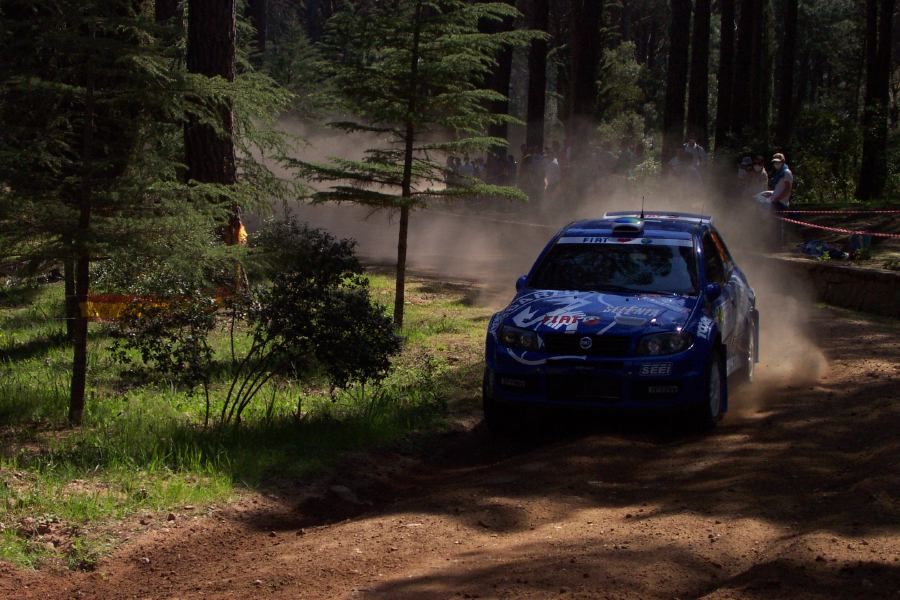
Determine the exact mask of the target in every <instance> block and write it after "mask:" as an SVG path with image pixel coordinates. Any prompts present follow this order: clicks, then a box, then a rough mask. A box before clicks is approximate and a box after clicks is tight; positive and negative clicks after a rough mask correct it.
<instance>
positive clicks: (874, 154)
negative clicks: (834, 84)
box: [856, 0, 895, 200]
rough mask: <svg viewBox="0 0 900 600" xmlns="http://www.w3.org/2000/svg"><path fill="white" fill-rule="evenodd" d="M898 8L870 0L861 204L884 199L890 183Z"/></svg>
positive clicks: (858, 191) (892, 3) (859, 189)
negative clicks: (894, 31) (889, 147)
mask: <svg viewBox="0 0 900 600" xmlns="http://www.w3.org/2000/svg"><path fill="white" fill-rule="evenodd" d="M894 6H895V0H881V2H880V6H879V2H878V0H866V98H865V108H864V109H863V154H862V167H861V169H860V172H859V183H858V184H857V187H856V195H857V196H858V197H859V198H860V199H861V200H873V199H876V198H878V197H880V196H881V195H882V194H883V193H884V187H885V185H886V183H887V171H888V169H887V137H888V108H889V102H890V78H891V51H892V47H891V44H892V40H891V38H892V29H893V18H894ZM879 8H880V11H879ZM879 13H880V14H879Z"/></svg>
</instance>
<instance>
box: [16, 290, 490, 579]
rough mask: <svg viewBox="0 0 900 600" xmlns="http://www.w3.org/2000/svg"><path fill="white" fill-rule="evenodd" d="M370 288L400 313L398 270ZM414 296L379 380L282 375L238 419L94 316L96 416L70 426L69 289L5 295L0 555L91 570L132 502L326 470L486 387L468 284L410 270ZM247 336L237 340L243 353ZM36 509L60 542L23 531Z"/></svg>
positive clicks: (177, 501) (221, 491) (231, 490)
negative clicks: (211, 419) (123, 345)
mask: <svg viewBox="0 0 900 600" xmlns="http://www.w3.org/2000/svg"><path fill="white" fill-rule="evenodd" d="M370 285H371V288H372V292H373V296H374V297H375V298H376V300H377V301H379V302H380V303H382V304H384V305H385V306H386V308H387V310H391V309H392V307H391V305H390V303H391V301H392V299H393V279H392V278H391V277H388V276H385V275H372V276H371V277H370ZM10 298H12V300H13V301H10ZM407 299H408V304H407V310H406V321H405V327H404V330H403V336H404V340H405V343H404V351H403V353H402V354H401V355H400V356H398V357H397V358H396V360H395V369H394V370H393V372H392V373H391V375H390V376H389V377H388V378H387V380H385V381H384V382H383V383H382V384H381V385H378V386H372V385H369V386H366V387H362V386H357V387H354V388H352V389H349V390H343V391H338V392H336V393H333V394H332V393H331V391H330V390H329V389H328V388H327V386H326V385H325V383H324V382H323V381H317V380H316V379H315V378H313V379H311V380H309V381H304V382H299V383H298V382H291V383H281V384H278V385H272V386H269V387H268V388H266V389H263V390H262V391H261V392H260V394H259V396H258V397H257V398H256V400H255V401H254V403H253V404H251V405H250V406H249V407H248V408H247V411H246V412H245V414H244V417H243V422H242V425H241V427H240V428H239V429H225V430H218V429H215V428H204V427H203V426H202V423H203V414H204V400H203V395H202V394H201V393H199V392H195V393H191V392H190V391H189V390H184V389H178V388H177V387H176V386H174V385H173V384H172V383H171V382H169V381H165V380H160V379H158V378H154V377H147V376H146V375H142V374H141V373H138V372H131V373H129V372H127V371H125V369H124V368H123V366H122V365H121V364H120V363H118V362H116V361H115V360H114V359H113V357H112V355H111V353H110V352H109V348H110V346H111V344H112V339H111V338H110V336H109V335H108V327H107V326H104V325H101V324H95V325H93V326H92V330H91V335H92V338H91V343H90V353H89V380H90V384H89V390H90V392H89V395H88V398H87V410H86V413H85V425H84V426H83V427H82V428H80V429H77V430H72V429H69V428H67V427H66V426H65V419H66V413H67V402H68V386H69V377H70V373H71V371H70V369H71V351H70V350H69V348H68V347H67V346H66V343H65V336H64V331H65V323H64V321H63V320H62V318H61V317H62V313H63V310H62V288H61V286H60V285H47V286H43V287H42V288H41V289H40V290H38V292H36V293H30V294H27V295H25V294H23V295H22V297H21V298H19V299H18V301H16V300H17V299H16V298H13V297H12V296H11V295H9V294H7V296H6V301H4V302H0V559H5V560H9V561H11V562H13V563H15V564H17V565H21V566H39V565H40V564H41V563H42V562H44V561H47V560H55V561H61V562H63V563H65V564H68V565H69V566H75V567H90V565H91V564H92V563H93V562H94V561H95V560H96V559H97V557H98V556H100V555H102V554H103V553H104V552H106V551H108V550H109V548H110V544H109V542H108V541H106V538H105V537H104V536H102V535H99V534H98V533H97V532H99V531H101V530H102V529H103V526H104V525H106V524H110V523H114V522H115V521H117V520H120V519H123V518H127V517H128V516H129V515H131V514H134V513H136V512H139V511H160V512H165V511H169V510H174V509H175V508H177V507H179V506H184V505H187V504H190V505H196V506H198V507H201V506H204V505H210V504H215V503H221V502H226V501H228V500H229V499H231V498H232V497H234V495H235V494H239V493H241V491H242V490H245V489H247V488H253V487H258V486H266V485H269V484H270V483H273V482H276V481H278V480H284V479H286V478H303V477H310V476H313V475H315V474H318V473H321V472H322V471H323V470H324V469H328V468H329V467H330V466H332V465H334V464H335V463H336V461H337V460H339V458H340V456H341V455H342V454H344V453H346V452H348V451H355V450H363V449H366V448H372V447H377V446H384V445H386V444H392V443H396V442H398V441H401V440H403V439H404V438H406V437H408V436H409V435H410V433H412V432H416V431H427V430H431V429H434V428H439V427H441V425H442V423H443V418H444V414H445V406H446V404H447V403H448V402H459V401H467V399H468V398H469V397H470V396H471V394H472V392H473V390H474V389H475V387H476V386H477V382H476V381H475V380H476V379H477V378H478V376H477V375H476V373H477V372H478V371H479V370H480V366H478V364H479V363H480V360H481V355H480V353H481V345H482V343H483V337H484V327H485V323H486V319H487V318H488V317H489V315H490V311H489V310H488V309H485V308H476V307H473V306H472V304H473V302H472V300H473V291H472V290H471V289H467V288H466V287H465V286H461V285H450V284H442V283H435V282H433V281H421V280H411V281H409V282H408V286H407ZM228 339H229V338H228V335H227V332H226V331H224V330H223V331H221V332H219V333H218V334H217V335H216V338H215V340H214V347H215V349H216V352H217V358H218V359H219V360H221V361H227V360H230V344H229V341H228ZM245 343H246V342H245V341H244V340H242V339H240V338H239V339H238V352H240V351H241V349H242V346H243V345H244V344H245ZM470 380H471V381H470ZM479 381H480V380H479ZM226 383H227V382H226V381H225V379H224V375H223V377H222V378H220V379H218V380H216V381H214V382H213V385H212V396H213V398H214V405H213V410H215V408H216V404H215V399H217V398H220V397H221V396H220V394H224V389H225V386H226ZM29 517H30V518H32V519H34V518H47V519H55V521H54V523H58V524H56V525H54V526H53V527H54V531H55V530H56V529H60V528H63V529H65V530H66V532H67V534H66V536H67V540H68V541H67V544H66V545H65V547H62V546H61V547H60V548H58V549H54V548H52V546H50V547H48V544H47V542H46V541H44V539H45V538H44V537H42V536H41V535H37V534H28V533H27V532H25V533H23V531H22V525H21V524H22V523H23V522H25V521H26V520H27V519H28V518H29ZM32 533H33V532H32Z"/></svg>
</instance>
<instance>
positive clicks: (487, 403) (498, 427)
mask: <svg viewBox="0 0 900 600" xmlns="http://www.w3.org/2000/svg"><path fill="white" fill-rule="evenodd" d="M481 399H482V400H481V402H482V410H483V412H484V424H485V425H486V426H487V428H488V431H490V432H491V433H492V434H494V435H509V434H510V433H511V432H512V431H513V430H514V429H515V425H516V415H515V414H514V413H513V411H512V409H511V408H510V407H508V406H503V405H502V404H500V403H498V402H497V400H496V399H495V398H494V396H493V395H492V394H491V393H490V391H489V390H488V382H487V372H485V374H484V380H483V382H482V384H481Z"/></svg>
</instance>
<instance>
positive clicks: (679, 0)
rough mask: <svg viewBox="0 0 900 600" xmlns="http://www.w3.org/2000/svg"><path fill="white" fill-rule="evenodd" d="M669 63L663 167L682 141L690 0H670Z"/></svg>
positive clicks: (665, 167)
mask: <svg viewBox="0 0 900 600" xmlns="http://www.w3.org/2000/svg"><path fill="white" fill-rule="evenodd" d="M671 5H672V24H671V26H670V28H669V65H668V69H667V72H666V103H665V110H664V112H663V146H662V162H663V168H664V169H666V170H667V169H668V164H669V161H670V160H671V159H672V158H673V157H674V156H675V155H676V153H677V152H678V149H679V148H680V147H681V144H682V143H683V142H684V95H685V91H686V88H687V74H688V46H689V44H690V31H691V0H671Z"/></svg>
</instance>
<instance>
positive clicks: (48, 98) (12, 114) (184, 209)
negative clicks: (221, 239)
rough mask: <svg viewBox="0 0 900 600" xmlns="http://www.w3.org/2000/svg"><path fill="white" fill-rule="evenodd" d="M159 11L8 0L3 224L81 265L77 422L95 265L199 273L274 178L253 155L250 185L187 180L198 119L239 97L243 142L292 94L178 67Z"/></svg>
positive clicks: (16, 241) (4, 12)
mask: <svg viewBox="0 0 900 600" xmlns="http://www.w3.org/2000/svg"><path fill="white" fill-rule="evenodd" d="M151 8H152V6H147V4H146V3H144V2H140V1H137V0H77V1H76V0H2V1H0V20H2V22H3V23H4V27H3V28H2V33H0V35H2V37H0V52H2V54H3V55H4V56H6V57H8V59H9V60H6V61H4V62H3V67H2V68H3V72H2V73H0V75H2V76H0V128H2V129H3V131H4V135H3V136H2V141H0V231H3V232H4V234H5V235H8V238H7V242H8V243H9V244H10V246H11V247H12V248H14V250H13V251H14V252H15V253H17V255H18V257H19V258H20V259H21V260H23V261H32V262H36V263H41V262H44V263H54V262H57V261H61V262H63V263H65V264H68V265H71V266H72V275H73V278H72V279H73V280H72V287H71V288H70V289H69V288H68V286H67V293H68V294H69V295H70V297H69V298H68V300H69V301H70V306H74V311H73V312H70V313H69V316H70V317H71V318H72V319H73V323H74V327H73V330H74V331H73V334H74V335H73V363H72V385H71V391H70V394H71V396H70V404H69V421H70V422H71V423H72V424H76V425H77V424H79V423H81V421H82V417H83V413H84V409H85V404H84V401H85V389H86V387H87V383H88V378H87V375H88V373H87V351H88V314H87V312H86V310H85V309H86V306H87V302H88V299H89V295H90V290H91V264H92V262H95V261H97V260H102V259H103V258H105V257H109V256H111V255H115V254H124V255H129V256H131V257H132V258H134V257H140V256H157V257H166V258H167V259H168V260H176V259H177V258H178V257H182V258H183V260H182V261H181V263H180V264H181V265H182V266H183V268H184V269H186V270H189V269H196V268H197V265H198V264H202V262H203V257H204V256H206V255H208V254H209V252H210V251H211V248H212V246H211V245H210V243H209V242H210V232H211V231H212V230H213V228H214V224H216V223H218V222H221V221H220V220H221V219H224V218H225V215H226V214H227V210H228V208H229V207H230V205H231V204H232V203H233V202H236V201H241V202H247V201H249V198H250V197H251V196H252V195H254V194H255V191H254V190H255V188H256V187H257V186H259V185H263V187H265V181H267V179H266V178H265V177H264V176H263V175H264V171H265V170H264V169H262V168H258V167H257V168H254V166H253V164H252V161H250V160H246V159H245V166H244V168H243V172H244V173H245V178H246V179H247V181H246V183H245V184H244V185H241V186H232V188H233V189H228V190H223V189H222V186H216V185H215V184H190V185H189V184H187V183H185V182H184V181H183V177H182V175H183V173H182V171H183V167H182V165H183V156H184V150H183V145H182V131H183V127H184V123H185V122H186V120H187V119H195V120H199V121H202V122H208V123H212V122H215V119H216V116H217V115H218V112H217V110H216V107H217V106H218V105H219V102H218V101H216V99H221V98H223V97H229V98H231V99H232V100H233V101H234V102H235V103H237V104H239V105H240V106H241V107H244V108H245V109H247V107H252V110H245V111H243V114H242V116H241V118H239V119H238V120H237V125H236V129H237V130H238V132H239V133H240V135H241V136H243V135H244V134H246V132H247V131H248V127H250V126H251V125H250V123H251V122H254V121H259V120H262V122H265V117H266V115H267V114H268V113H269V112H271V111H274V110H275V109H276V107H278V106H280V105H283V104H284V103H285V101H286V99H287V98H286V97H285V96H284V95H282V94H280V93H277V92H274V91H272V89H271V88H267V87H266V85H265V84H264V80H261V79H258V78H256V79H253V78H251V80H252V85H249V86H248V85H247V82H246V81H245V82H242V83H235V84H228V83H227V82H221V81H215V82H211V81H209V80H207V79H206V78H199V77H195V76H191V75H189V74H188V73H186V72H184V71H183V70H181V69H179V68H177V66H176V65H177V62H176V60H175V58H174V54H173V51H172V50H171V47H170V44H168V43H167V42H168V41H169V39H168V38H167V36H166V35H165V33H164V32H163V31H162V28H161V27H160V26H159V25H158V24H156V23H155V21H154V14H153V13H152V11H151V10H150V9H151ZM145 10H147V11H148V13H145V12H144V11H145ZM172 26H173V27H174V25H172ZM242 86H243V87H242ZM242 90H243V91H242ZM258 139H259V140H260V142H259V143H260V144H263V145H265V146H268V145H269V144H270V143H272V142H273V138H270V137H268V136H266V135H263V136H260V137H259V138H258ZM242 148H243V150H244V151H243V152H242V154H244V155H245V156H251V157H252V153H250V152H249V146H248V144H247V143H246V142H244V143H242ZM223 195H224V196H227V198H228V201H225V202H223V201H222V200H221V198H222V196H223Z"/></svg>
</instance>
